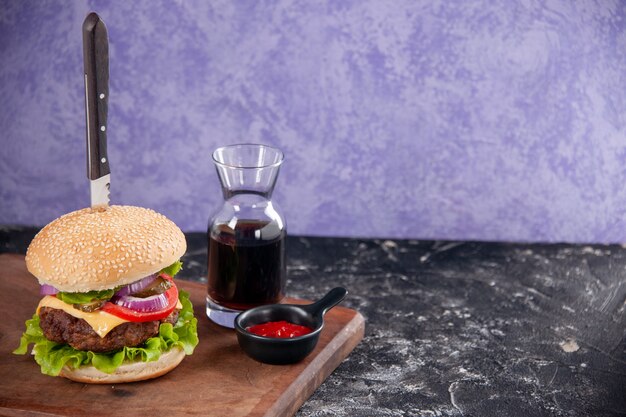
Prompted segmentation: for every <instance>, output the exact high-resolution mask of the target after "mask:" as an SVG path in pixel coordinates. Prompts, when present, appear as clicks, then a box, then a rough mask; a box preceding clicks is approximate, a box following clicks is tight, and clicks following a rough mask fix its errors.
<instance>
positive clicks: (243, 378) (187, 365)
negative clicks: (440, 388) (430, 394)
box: [0, 254, 364, 417]
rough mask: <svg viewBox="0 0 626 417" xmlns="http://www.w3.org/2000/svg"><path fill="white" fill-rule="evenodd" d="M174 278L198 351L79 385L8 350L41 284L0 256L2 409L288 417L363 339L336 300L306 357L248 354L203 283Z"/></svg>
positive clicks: (355, 320) (8, 412)
mask: <svg viewBox="0 0 626 417" xmlns="http://www.w3.org/2000/svg"><path fill="white" fill-rule="evenodd" d="M178 285H179V287H180V288H183V289H185V290H186V291H189V292H190V294H191V301H192V302H193V304H194V309H195V314H196V317H198V334H199V337H200V343H199V345H198V347H197V348H196V351H195V353H194V354H193V355H192V356H188V357H186V358H185V360H183V362H182V363H181V364H180V365H179V366H178V368H176V369H175V370H173V371H172V372H170V373H169V374H167V375H165V376H163V377H161V378H158V379H155V380H152V381H144V382H137V383H129V384H119V385H88V384H80V383H76V382H72V381H69V380H66V379H64V378H54V377H49V376H46V375H42V374H41V373H40V369H39V365H37V364H36V363H35V361H34V359H33V358H32V357H31V356H30V355H24V356H19V355H13V354H11V351H12V350H13V349H15V348H16V347H17V345H18V342H19V338H20V335H21V333H22V332H23V331H24V322H25V321H26V320H27V319H28V318H30V317H31V316H32V314H33V313H34V311H35V308H36V307H37V304H38V302H39V299H40V296H39V294H38V290H39V286H38V283H37V280H36V279H35V278H34V277H33V276H32V275H30V274H29V273H28V272H27V271H26V266H25V264H24V257H23V256H21V255H9V254H3V255H0V312H1V314H2V320H0V353H1V354H0V415H3V416H61V415H62V416H84V415H89V416H90V417H93V416H109V415H124V416H146V415H155V413H158V415H161V416H183V415H185V416H194V415H201V416H233V417H236V416H289V415H293V414H294V413H295V412H296V411H297V410H298V408H299V407H300V406H301V405H302V403H304V401H306V399H307V398H308V397H309V396H310V395H311V394H312V393H313V391H315V389H316V388H317V387H318V386H319V385H320V384H321V383H322V382H323V381H324V379H325V378H326V377H327V376H328V375H330V373H331V372H332V371H333V370H334V369H335V368H336V367H337V366H338V365H339V364H340V363H341V361H342V360H343V359H345V358H346V357H347V356H348V354H349V353H350V352H351V351H352V349H354V347H355V346H356V345H357V344H358V343H359V341H360V340H361V339H362V338H363V333H364V320H363V317H362V316H361V315H360V314H359V313H358V312H356V311H354V310H350V309H347V308H343V307H336V308H334V309H332V310H331V311H330V312H329V313H328V314H327V315H326V325H325V328H324V330H323V331H322V334H321V337H320V342H319V344H318V346H317V347H316V349H315V350H314V351H313V353H312V354H311V355H309V356H308V357H307V358H306V359H305V360H304V361H302V362H300V363H298V364H295V365H289V366H273V365H265V364H261V363H259V362H256V361H254V360H252V359H250V358H248V357H247V356H245V354H244V353H243V352H242V351H241V349H240V348H239V345H238V344H237V338H236V336H235V333H234V332H233V331H232V330H229V329H225V328H222V327H220V326H217V325H215V324H213V323H211V322H210V321H209V320H208V319H207V317H206V314H205V312H204V299H205V298H204V297H205V287H204V285H201V284H197V283H192V282H186V281H180V280H179V281H178ZM288 301H289V302H299V301H297V300H288Z"/></svg>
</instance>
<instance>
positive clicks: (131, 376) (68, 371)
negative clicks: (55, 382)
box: [60, 348, 185, 384]
mask: <svg viewBox="0 0 626 417" xmlns="http://www.w3.org/2000/svg"><path fill="white" fill-rule="evenodd" d="M184 357H185V351H184V350H182V349H178V348H174V349H172V350H170V351H168V352H165V353H163V354H162V355H161V357H160V358H159V359H158V360H157V361H154V362H130V363H124V364H122V365H120V366H119V367H118V368H117V369H116V370H115V372H113V373H112V374H106V373H104V372H102V371H99V370H97V369H96V368H94V367H93V366H81V367H80V368H76V369H72V368H69V367H67V366H66V367H64V368H63V369H62V370H61V373H60V376H62V377H64V378H67V379H71V380H72V381H76V382H83V383H85V384H120V383H123V382H136V381H144V380H146V379H152V378H157V377H159V376H161V375H165V374H166V373H168V372H169V371H171V370H172V369H174V368H176V367H177V366H178V364H179V363H180V362H181V361H182V360H183V358H184Z"/></svg>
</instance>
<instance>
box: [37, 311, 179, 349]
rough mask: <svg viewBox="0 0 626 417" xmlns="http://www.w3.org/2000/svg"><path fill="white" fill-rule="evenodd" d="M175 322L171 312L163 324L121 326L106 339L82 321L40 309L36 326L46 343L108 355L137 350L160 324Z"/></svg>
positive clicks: (175, 317) (61, 313) (130, 323)
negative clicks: (124, 348)
mask: <svg viewBox="0 0 626 417" xmlns="http://www.w3.org/2000/svg"><path fill="white" fill-rule="evenodd" d="M177 320H178V310H174V311H173V312H172V314H170V315H169V316H167V317H165V318H164V319H162V320H156V321H148V322H144V323H134V322H128V323H124V324H120V325H119V326H117V327H115V328H114V329H113V330H111V331H110V332H109V333H107V335H106V336H105V337H100V336H98V333H96V332H95V331H94V330H93V329H92V328H91V326H90V325H89V324H88V323H87V322H86V321H85V320H83V319H79V318H76V317H74V316H71V315H69V314H67V313H66V312H65V311H63V310H58V309H56V308H50V307H42V308H41V310H40V311H39V325H40V326H41V329H42V330H43V334H44V336H45V337H46V339H48V340H51V341H53V342H57V343H67V344H69V345H70V346H72V347H73V348H74V349H77V350H91V351H92V352H111V351H114V350H119V349H121V348H123V347H124V346H129V347H134V346H139V345H140V344H142V343H143V342H145V341H146V340H147V339H149V338H151V337H152V336H156V335H157V334H158V333H159V326H160V324H161V323H172V324H174V323H176V321H177Z"/></svg>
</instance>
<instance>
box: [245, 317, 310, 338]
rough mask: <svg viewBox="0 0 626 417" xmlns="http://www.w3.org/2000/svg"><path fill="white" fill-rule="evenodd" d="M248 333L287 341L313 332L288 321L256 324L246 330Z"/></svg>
mask: <svg viewBox="0 0 626 417" xmlns="http://www.w3.org/2000/svg"><path fill="white" fill-rule="evenodd" d="M246 330H247V331H249V332H250V333H254V334H256V335H258V336H265V337H280V338H283V339H287V338H290V337H298V336H304V335H305V334H309V333H311V332H312V331H313V330H312V329H310V328H308V327H306V326H300V325H299V324H293V323H289V322H288V321H284V320H282V321H268V322H267V323H261V324H256V325H254V326H250V327H247V328H246Z"/></svg>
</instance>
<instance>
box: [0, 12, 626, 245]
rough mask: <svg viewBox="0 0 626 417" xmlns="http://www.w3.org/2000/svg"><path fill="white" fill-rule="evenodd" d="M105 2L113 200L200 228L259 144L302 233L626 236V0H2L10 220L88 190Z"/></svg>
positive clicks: (2, 176)
mask: <svg viewBox="0 0 626 417" xmlns="http://www.w3.org/2000/svg"><path fill="white" fill-rule="evenodd" d="M91 10H94V11H97V12H98V13H99V14H100V15H101V17H102V18H103V20H104V21H105V22H106V24H107V26H108V29H109V38H110V48H111V88H110V100H111V101H110V107H109V109H110V113H109V130H108V132H109V157H110V161H111V167H112V171H113V174H112V176H113V184H112V201H113V202H114V203H116V204H134V205H142V206H147V207H151V208H154V209H156V210H158V211H161V212H163V213H164V214H166V215H167V216H169V217H171V218H172V219H173V220H174V221H176V222H177V223H178V224H179V225H180V226H181V227H182V228H183V229H185V230H188V231H191V230H204V229H205V228H206V223H207V219H208V217H209V213H210V212H211V211H212V210H213V209H214V208H216V207H217V206H218V205H219V204H220V199H221V195H220V193H219V188H218V181H217V177H216V175H215V171H214V168H213V166H212V164H211V158H210V154H211V152H212V151H213V149H215V148H216V147H217V146H219V145H223V144H229V143H236V142H263V143H268V144H272V145H275V146H278V147H280V148H281V149H283V150H284V152H285V154H286V162H285V164H284V166H283V170H282V172H281V174H280V176H279V179H278V184H277V189H276V193H275V199H276V201H278V203H279V204H281V206H282V207H283V209H284V211H285V213H286V217H287V219H288V223H289V232H290V233H291V234H309V235H333V236H369V237H410V238H447V239H486V240H533V241H537V240H539V241H589V242H592V241H597V242H611V241H626V222H625V220H624V218H625V214H626V3H625V2H624V1H617V0H613V1H611V0H598V1H596V2H593V1H570V0H562V1H556V0H546V1H532V0H527V1H513V0H500V1H492V0H459V1H449V0H445V1H444V0H441V1H433V0H417V1H416V0H406V1H380V0H350V1H333V0H327V1H319V2H318V1H304V0H303V1H289V0H284V1H264V2H257V1H236V2H233V1H225V0H224V1H206V0H197V1H189V0H185V1H166V0H155V1H91V2H84V1H75V2H67V1H57V2H43V1H34V0H33V1H17V0H16V1H6V0H0V100H1V103H2V104H1V106H2V107H1V108H2V110H1V112H0V141H1V142H0V145H1V149H0V152H1V153H0V223H21V224H44V223H46V222H48V221H50V220H51V219H53V218H55V217H57V216H59V215H60V214H62V213H64V212H67V211H70V210H74V209H78V208H80V207H84V206H86V205H87V204H88V201H89V200H88V199H89V196H88V183H87V179H86V173H85V171H86V168H85V144H84V135H85V133H84V114H83V113H84V107H83V106H84V98H83V97H84V96H83V79H82V43H81V42H82V40H81V24H82V20H83V18H84V17H85V15H86V14H87V13H88V12H89V11H91Z"/></svg>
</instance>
